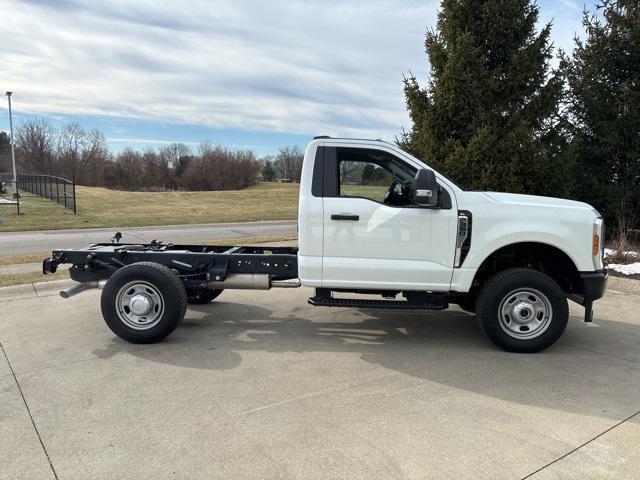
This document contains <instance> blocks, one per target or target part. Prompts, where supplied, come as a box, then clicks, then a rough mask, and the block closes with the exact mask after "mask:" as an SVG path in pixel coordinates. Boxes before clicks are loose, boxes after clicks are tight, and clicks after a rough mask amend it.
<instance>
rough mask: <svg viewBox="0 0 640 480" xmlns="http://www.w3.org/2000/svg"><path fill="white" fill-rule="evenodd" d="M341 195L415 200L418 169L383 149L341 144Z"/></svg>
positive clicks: (338, 157) (384, 200)
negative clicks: (414, 188) (414, 189)
mask: <svg viewBox="0 0 640 480" xmlns="http://www.w3.org/2000/svg"><path fill="white" fill-rule="evenodd" d="M336 160H337V162H336V163H337V168H338V172H337V173H338V196H340V197H363V198H368V199H370V200H373V201H375V202H378V203H384V204H386V205H392V206H406V205H410V204H411V200H412V198H413V187H414V183H415V175H416V169H415V168H413V167H411V166H410V165H407V164H406V163H405V162H403V161H402V160H400V159H399V158H397V157H395V156H393V155H391V154H389V153H387V152H383V151H381V150H373V149H362V148H338V149H337V151H336Z"/></svg>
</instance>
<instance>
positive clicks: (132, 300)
mask: <svg viewBox="0 0 640 480" xmlns="http://www.w3.org/2000/svg"><path fill="white" fill-rule="evenodd" d="M115 306H116V311H117V312H118V317H119V318H120V320H121V321H122V323H124V324H125V325H126V326H127V327H129V328H133V329H135V330H148V329H149V328H152V327H153V326H155V325H156V324H157V323H158V322H159V321H160V319H161V318H162V314H163V313H164V298H163V297H162V294H161V293H160V291H159V290H158V289H157V288H156V287H155V286H153V285H151V284H150V283H147V282H143V281H134V282H129V283H127V284H126V285H124V286H123V287H122V288H121V289H120V290H119V291H118V294H117V295H116V305H115Z"/></svg>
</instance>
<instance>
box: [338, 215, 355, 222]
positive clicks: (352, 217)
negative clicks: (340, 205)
mask: <svg viewBox="0 0 640 480" xmlns="http://www.w3.org/2000/svg"><path fill="white" fill-rule="evenodd" d="M331 220H351V221H353V222H357V221H358V220H360V216H359V215H350V214H333V215H331Z"/></svg>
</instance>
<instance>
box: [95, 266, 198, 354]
mask: <svg viewBox="0 0 640 480" xmlns="http://www.w3.org/2000/svg"><path fill="white" fill-rule="evenodd" d="M100 306H101V308H102V316H103V317H104V320H105V322H106V323H107V325H108V326H109V328H110V329H111V331H112V332H113V333H115V334H116V335H117V336H119V337H120V338H122V339H123V340H126V341H128V342H132V343H154V342H158V341H160V340H162V339H163V338H165V337H166V336H167V335H169V334H170V333H171V332H173V331H174V330H175V329H176V327H177V326H178V325H179V324H180V322H181V321H182V319H183V318H184V315H185V313H186V311H187V292H186V291H185V288H184V284H183V283H182V281H181V280H180V279H179V278H178V277H177V275H176V274H175V273H173V272H172V271H171V270H170V269H168V268H167V267H165V266H163V265H159V264H157V263H152V262H138V263H132V264H131V265H127V266H125V267H122V268H120V269H119V270H117V271H116V272H115V273H114V274H113V275H112V276H111V278H109V281H108V282H107V284H106V285H105V287H104V290H103V291H102V298H101V299H100Z"/></svg>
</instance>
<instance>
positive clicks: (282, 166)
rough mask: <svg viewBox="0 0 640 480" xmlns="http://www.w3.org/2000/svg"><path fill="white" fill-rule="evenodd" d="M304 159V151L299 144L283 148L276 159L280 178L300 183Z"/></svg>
mask: <svg viewBox="0 0 640 480" xmlns="http://www.w3.org/2000/svg"><path fill="white" fill-rule="evenodd" d="M303 159H304V153H303V151H302V149H301V148H300V147H299V146H298V145H292V146H288V147H284V148H281V149H280V151H279V152H278V155H277V156H276V160H275V168H276V172H277V175H278V178H281V179H284V180H286V181H288V182H296V183H299V182H300V176H301V175H302V160H303Z"/></svg>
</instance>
